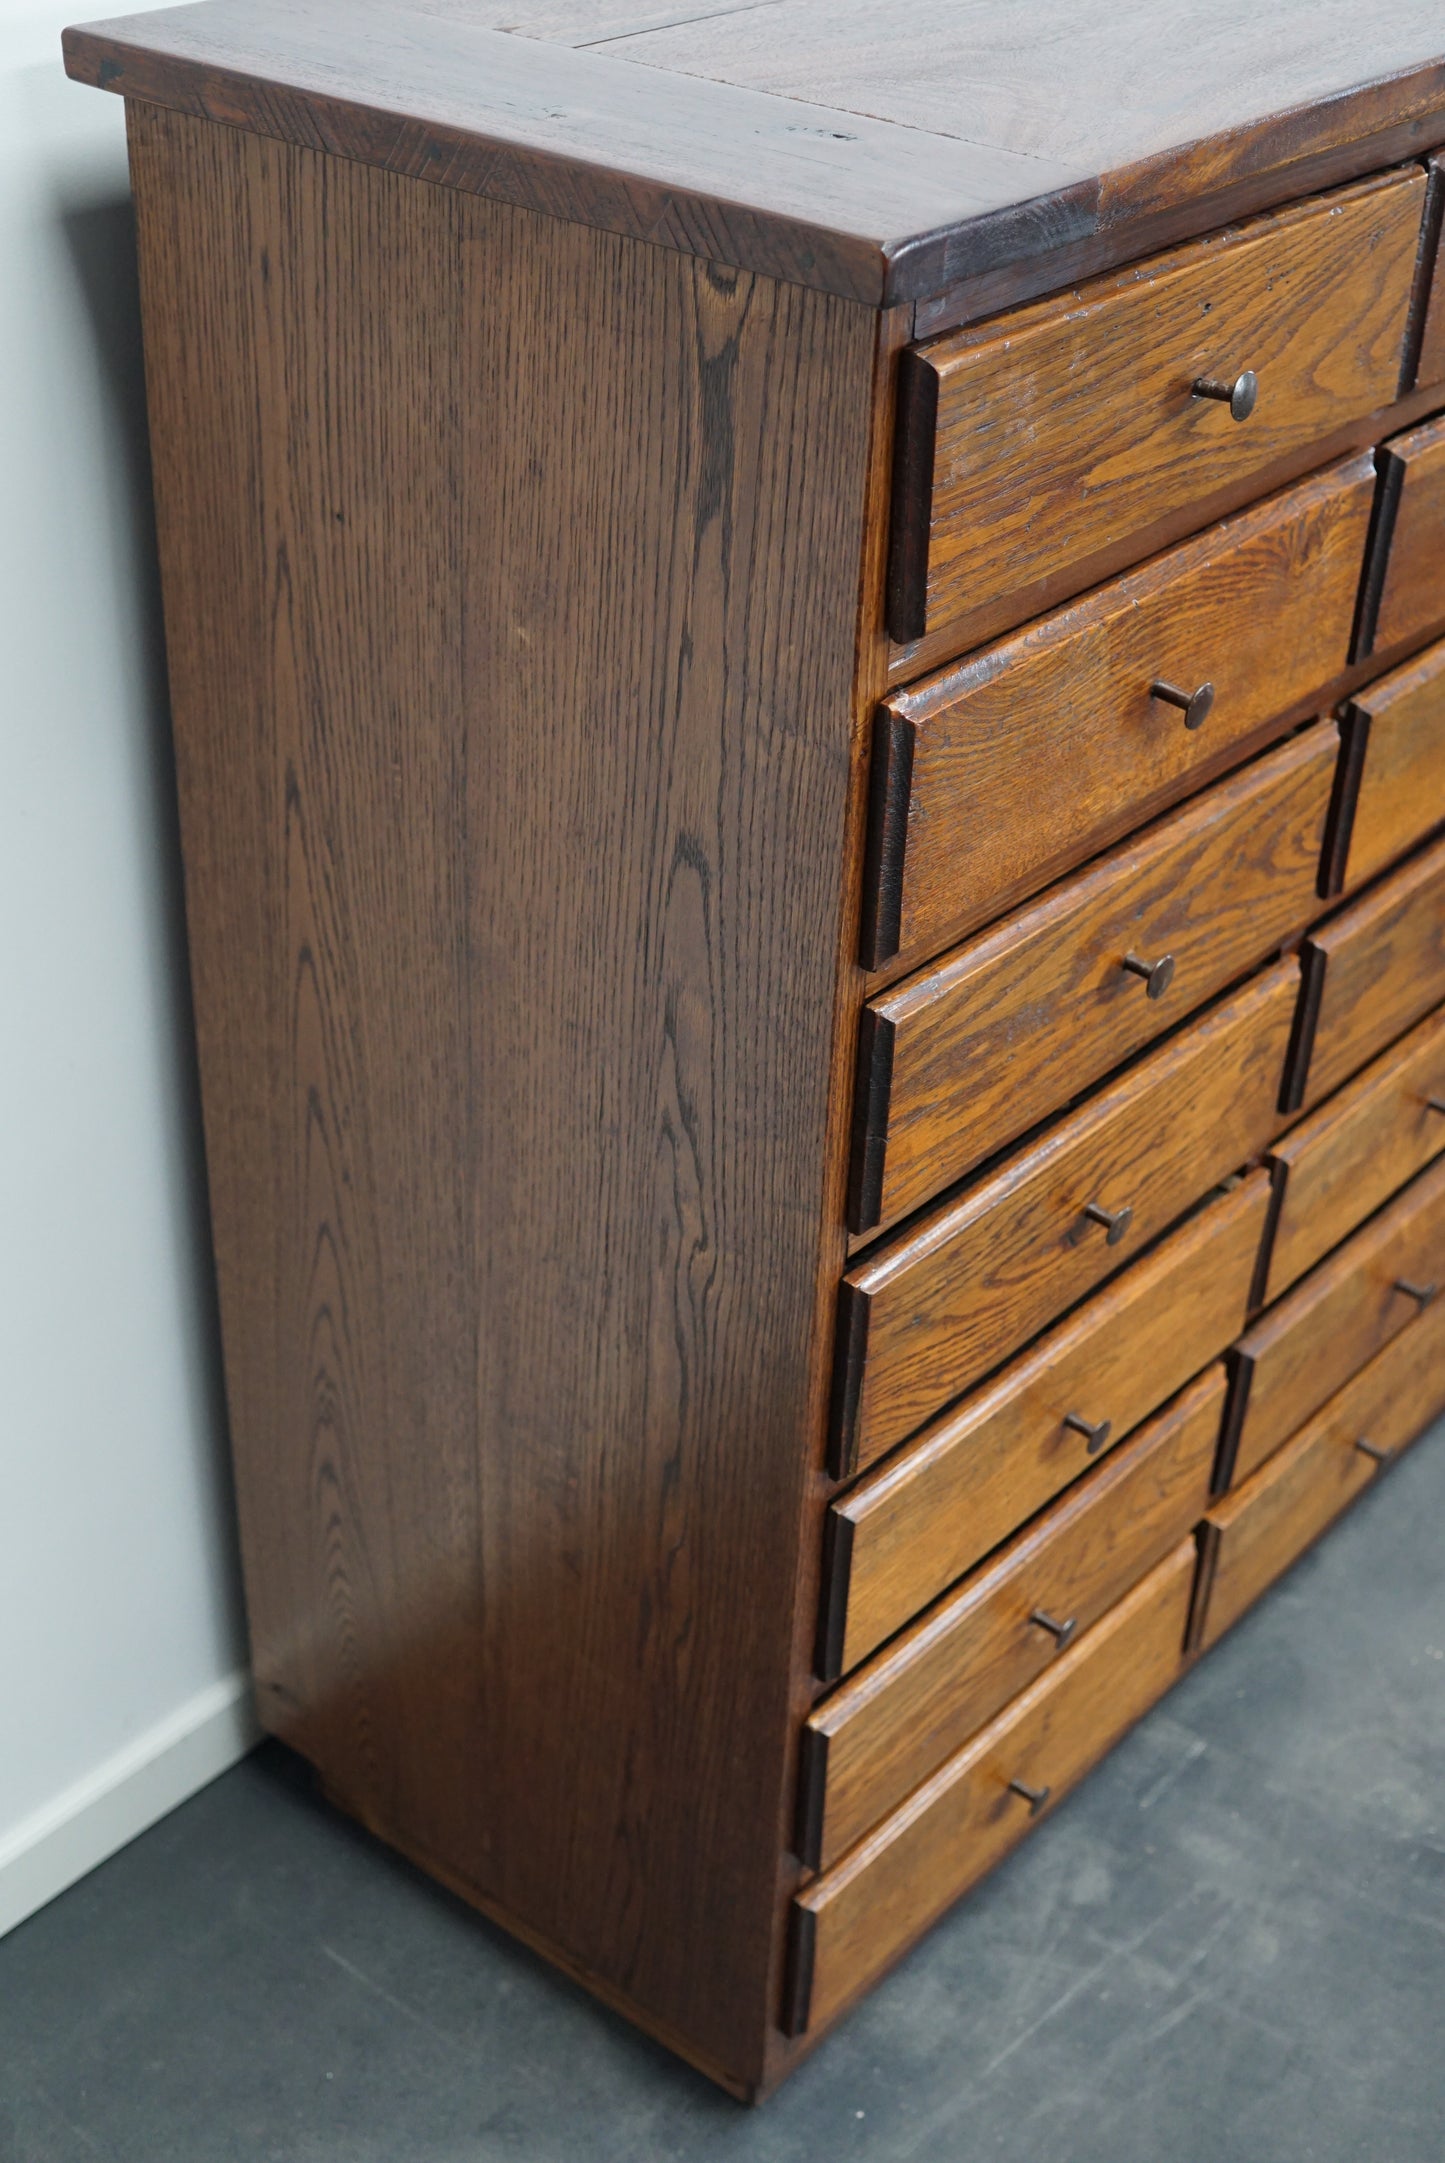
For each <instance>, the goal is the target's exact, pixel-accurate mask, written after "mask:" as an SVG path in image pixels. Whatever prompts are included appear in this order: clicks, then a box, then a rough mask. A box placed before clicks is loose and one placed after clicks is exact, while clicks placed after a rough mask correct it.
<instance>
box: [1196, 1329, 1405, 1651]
mask: <svg viewBox="0 0 1445 2163" xmlns="http://www.w3.org/2000/svg"><path fill="white" fill-rule="evenodd" d="M1442 1407H1445V1302H1442V1303H1441V1305H1440V1306H1438V1307H1435V1308H1432V1309H1431V1311H1430V1313H1429V1314H1428V1315H1427V1316H1426V1317H1425V1318H1424V1319H1423V1320H1422V1321H1421V1323H1420V1325H1419V1327H1418V1328H1417V1329H1412V1330H1411V1331H1410V1333H1409V1335H1408V1336H1407V1337H1401V1338H1397V1339H1396V1340H1395V1342H1394V1343H1393V1344H1391V1345H1389V1346H1387V1348H1386V1349H1385V1350H1384V1351H1383V1352H1380V1353H1379V1354H1377V1356H1376V1357H1375V1358H1374V1359H1372V1360H1371V1361H1370V1364H1369V1365H1368V1366H1367V1367H1365V1368H1363V1369H1362V1370H1361V1372H1360V1373H1359V1374H1357V1375H1356V1376H1355V1377H1354V1378H1353V1379H1352V1380H1351V1381H1350V1382H1349V1383H1347V1384H1346V1386H1345V1387H1344V1388H1343V1389H1342V1390H1340V1391H1339V1392H1338V1393H1337V1395H1335V1396H1334V1397H1332V1398H1331V1399H1330V1401H1329V1403H1328V1404H1327V1405H1326V1406H1325V1407H1324V1409H1323V1410H1322V1411H1320V1412H1318V1413H1316V1415H1315V1416H1314V1418H1313V1419H1311V1420H1310V1421H1309V1422H1308V1423H1307V1425H1305V1426H1304V1427H1303V1428H1302V1429H1301V1430H1300V1432H1299V1433H1298V1434H1296V1435H1295V1436H1294V1437H1293V1439H1292V1440H1290V1441H1289V1442H1287V1443H1286V1444H1285V1445H1284V1447H1283V1448H1282V1449H1280V1450H1278V1451H1277V1452H1276V1453H1275V1455H1274V1456H1273V1457H1271V1458H1270V1459H1269V1461H1268V1463H1267V1464H1265V1465H1264V1466H1262V1467H1261V1469H1260V1470H1259V1471H1258V1472H1256V1473H1255V1475H1254V1477H1253V1479H1251V1480H1248V1481H1246V1483H1245V1484H1244V1486H1242V1487H1240V1488H1237V1489H1236V1490H1235V1491H1234V1492H1233V1493H1232V1494H1228V1495H1225V1496H1224V1497H1223V1498H1222V1499H1221V1500H1220V1501H1218V1502H1216V1503H1215V1504H1214V1506H1213V1508H1212V1509H1211V1510H1210V1512H1209V1515H1208V1517H1207V1518H1206V1519H1205V1523H1204V1529H1203V1532H1202V1535H1201V1552H1200V1570H1199V1588H1198V1592H1197V1594H1196V1598H1195V1605H1194V1616H1193V1619H1192V1622H1191V1625H1190V1642H1191V1645H1197V1646H1203V1645H1212V1644H1213V1643H1214V1641H1215V1639H1216V1638H1218V1637H1220V1636H1222V1635H1223V1633H1224V1632H1225V1631H1226V1630H1227V1629H1228V1628H1229V1625H1230V1624H1231V1623H1232V1622H1235V1621H1237V1620H1238V1618H1239V1616H1240V1615H1242V1614H1243V1612H1244V1610H1245V1609H1246V1608H1247V1607H1248V1606H1250V1605H1251V1603H1252V1602H1253V1601H1255V1600H1257V1599H1258V1597H1259V1595H1260V1594H1261V1593H1262V1592H1263V1591H1264V1590H1265V1588H1266V1586H1268V1585H1270V1584H1272V1583H1273V1581H1274V1579H1275V1578H1276V1577H1278V1576H1279V1575H1280V1573H1281V1571H1283V1570H1286V1569H1288V1567H1289V1565H1290V1564H1291V1563H1292V1562H1293V1561H1295V1560H1296V1558H1297V1557H1298V1556H1299V1555H1301V1554H1303V1552H1304V1550H1305V1549H1306V1548H1307V1547H1308V1546H1309V1545H1310V1544H1311V1542H1312V1541H1313V1540H1315V1539H1316V1538H1318V1536H1319V1534H1320V1533H1321V1532H1323V1531H1324V1530H1325V1528H1326V1526H1327V1525H1329V1524H1331V1523H1332V1522H1333V1520H1334V1519H1335V1518H1336V1517H1338V1516H1339V1514H1340V1512H1341V1510H1343V1509H1345V1508H1346V1507H1347V1505H1348V1504H1349V1503H1351V1502H1353V1501H1354V1499H1355V1497H1356V1495H1358V1494H1359V1493H1360V1491H1361V1489H1362V1488H1365V1487H1368V1486H1369V1485H1370V1483H1371V1481H1372V1480H1374V1479H1376V1478H1378V1476H1379V1474H1380V1472H1381V1470H1382V1469H1383V1467H1384V1465H1385V1464H1387V1463H1388V1462H1389V1461H1390V1460H1391V1459H1392V1458H1394V1457H1397V1456H1398V1455H1399V1454H1400V1452H1401V1450H1403V1449H1406V1448H1408V1447H1409V1445H1410V1443H1411V1442H1413V1441H1414V1440H1415V1439H1416V1437H1417V1436H1418V1435H1419V1434H1420V1433H1421V1431H1422V1429H1424V1428H1425V1427H1427V1426H1428V1425H1429V1424H1430V1422H1431V1420H1433V1419H1434V1417H1435V1415H1436V1414H1437V1413H1438V1412H1439V1411H1440V1410H1441V1408H1442Z"/></svg>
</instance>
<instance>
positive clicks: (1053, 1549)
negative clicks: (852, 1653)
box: [803, 1366, 1225, 1869]
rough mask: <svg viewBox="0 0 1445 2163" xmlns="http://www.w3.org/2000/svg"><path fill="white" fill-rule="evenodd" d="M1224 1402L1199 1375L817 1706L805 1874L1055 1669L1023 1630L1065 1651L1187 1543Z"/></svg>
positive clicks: (1042, 1644) (1217, 1385)
mask: <svg viewBox="0 0 1445 2163" xmlns="http://www.w3.org/2000/svg"><path fill="white" fill-rule="evenodd" d="M1224 1396H1225V1376H1224V1369H1223V1367H1222V1366H1215V1367H1211V1368H1210V1369H1209V1370H1208V1372H1207V1373H1205V1374H1203V1375H1201V1376H1200V1377H1199V1379H1198V1381H1196V1382H1195V1383H1194V1384H1193V1385H1192V1386H1191V1387H1190V1388H1188V1389H1186V1390H1185V1391H1184V1393H1183V1394H1182V1396H1180V1397H1178V1398H1176V1399H1175V1401H1174V1403H1173V1404H1172V1405H1170V1406H1169V1407H1168V1408H1167V1409H1166V1410H1165V1411H1163V1412H1161V1413H1159V1414H1158V1416H1157V1417H1156V1418H1154V1419H1151V1420H1149V1421H1148V1422H1147V1424H1146V1425H1145V1426H1144V1427H1143V1428H1141V1430H1140V1431H1139V1433H1138V1434H1137V1435H1135V1436H1134V1437H1133V1439H1132V1440H1131V1441H1129V1442H1126V1443H1124V1444H1123V1445H1122V1446H1121V1447H1120V1448H1118V1449H1116V1450H1113V1451H1111V1452H1110V1454H1109V1456H1108V1457H1107V1458H1105V1460H1104V1462H1103V1464H1102V1465H1100V1466H1099V1468H1098V1469H1097V1470H1096V1471H1094V1472H1091V1473H1089V1474H1088V1476H1087V1477H1086V1478H1083V1479H1081V1480H1079V1481H1077V1482H1076V1484H1075V1485H1074V1486H1072V1487H1070V1488H1069V1490H1068V1492H1067V1493H1066V1494H1065V1495H1064V1496H1063V1497H1062V1498H1061V1499H1060V1500H1059V1501H1058V1502H1056V1503H1055V1504H1054V1506H1053V1508H1052V1509H1049V1510H1047V1511H1045V1513H1044V1514H1043V1516H1042V1517H1040V1518H1038V1519H1037V1520H1036V1521H1035V1522H1034V1523H1033V1524H1031V1525H1029V1526H1028V1527H1027V1529H1026V1530H1025V1531H1023V1532H1021V1533H1019V1535H1018V1536H1017V1538H1016V1539H1013V1540H1011V1541H1010V1542H1009V1544H1008V1546H1007V1547H1005V1548H1004V1549H1003V1551H1002V1553H1000V1554H998V1555H996V1556H995V1557H994V1558H993V1559H992V1560H991V1561H990V1562H988V1563H986V1564H985V1565H984V1567H983V1568H982V1569H979V1570H976V1571H975V1572H974V1574H973V1575H972V1576H971V1577H969V1578H967V1579H966V1580H965V1581H964V1583H963V1584H961V1585H959V1586H958V1587H957V1589H956V1590H955V1591H953V1592H951V1593H949V1594H948V1596H947V1597H946V1598H944V1599H942V1600H940V1601H939V1602H938V1603H937V1605H936V1606H934V1607H933V1608H931V1609H930V1610H929V1612H928V1613H927V1614H925V1615H924V1616H922V1618H921V1619H920V1620H919V1621H918V1622H917V1623H915V1624H914V1626H913V1627H912V1628H911V1629H909V1630H906V1631H905V1632H904V1634H903V1636H902V1637H900V1638H899V1639H898V1640H897V1642H896V1643H895V1644H893V1645H890V1646H889V1647H888V1648H887V1650H886V1651H885V1652H882V1653H880V1654H879V1656H878V1658H877V1659H876V1660H873V1661H870V1663H869V1664H868V1666H867V1667H865V1668H863V1669H861V1670H860V1671H859V1673H858V1674H856V1675H854V1676H852V1677H850V1679H849V1680H848V1681H847V1682H846V1683H844V1684H843V1686H842V1687H841V1689H838V1690H835V1691H834V1692H833V1694H832V1695H831V1696H830V1697H829V1698H827V1699H826V1700H825V1701H824V1703H823V1704H822V1705H821V1706H819V1708H818V1710H817V1711H816V1712H815V1713H814V1714H813V1716H812V1718H811V1720H810V1721H809V1723H808V1725H809V1730H810V1736H811V1740H812V1743H813V1747H812V1749H811V1750H810V1751H809V1752H808V1753H807V1755H806V1758H805V1762H806V1763H807V1764H808V1765H809V1766H810V1767H813V1768H815V1769H816V1774H817V1776H818V1777H819V1778H820V1779H821V1781H822V1784H823V1793H822V1796H821V1798H820V1803H819V1807H818V1809H817V1810H816V1811H809V1812H806V1813H803V1815H804V1816H805V1817H807V1818H808V1819H809V1820H810V1821H811V1822H812V1823H814V1824H816V1825H818V1827H819V1841H818V1847H817V1850H816V1852H814V1853H812V1854H809V1855H806V1856H805V1857H804V1860H805V1861H806V1862H809V1863H812V1864H814V1865H815V1866H817V1867H820V1868H824V1869H826V1868H827V1867H828V1866H829V1865H830V1864H832V1863H834V1862H836V1861H837V1860H838V1858H839V1856H841V1855H842V1854H844V1853H845V1852H846V1850H847V1849H848V1848H850V1847H852V1846H853V1844H854V1842H855V1841H857V1840H860V1839H861V1838H862V1837H863V1835H864V1834H865V1833H866V1832H868V1831H869V1830H870V1828H871V1827H872V1826H874V1825H876V1824H878V1823H879V1822H880V1821H881V1819H882V1818H884V1817H885V1816H886V1814H887V1813H888V1811H890V1810H892V1809H894V1808H895V1807H896V1806H897V1805H898V1804H899V1803H900V1802H902V1801H903V1799H904V1797H905V1796H907V1795H908V1794H910V1793H911V1792H912V1790H913V1789H914V1788H915V1787H917V1786H918V1785H919V1783H920V1781H923V1780H926V1779H927V1778H928V1776H929V1774H930V1773H932V1772H933V1771H935V1770H936V1768H937V1767H938V1766H939V1765H940V1764H942V1762H943V1760H944V1759H945V1758H946V1757H949V1756H951V1755H952V1753H953V1752H954V1751H955V1750H957V1749H959V1748H960V1747H961V1746H962V1745H963V1744H964V1743H965V1742H966V1741H967V1740H968V1738H969V1736H970V1735H972V1734H974V1733H975V1732H976V1731H977V1729H979V1728H980V1727H982V1726H983V1724H984V1722H985V1721H987V1720H991V1719H992V1718H993V1716H994V1714H995V1713H997V1712H998V1711H999V1710H1000V1709H1001V1708H1002V1707H1003V1706H1004V1705H1006V1704H1007V1703H1008V1701H1009V1699H1010V1698H1013V1697H1017V1696H1018V1694H1019V1693H1020V1691H1022V1690H1025V1689H1027V1687H1028V1686H1029V1684H1030V1683H1032V1682H1033V1681H1035V1680H1036V1678H1037V1677H1038V1676H1039V1675H1041V1674H1042V1673H1043V1672H1044V1670H1045V1669H1046V1668H1048V1667H1050V1666H1051V1665H1053V1663H1054V1662H1055V1661H1056V1660H1058V1659H1059V1658H1061V1657H1063V1653H1064V1652H1065V1651H1067V1645H1065V1646H1064V1647H1063V1649H1062V1650H1061V1648H1060V1644H1059V1640H1058V1638H1057V1637H1056V1636H1055V1635H1054V1634H1051V1633H1050V1631H1048V1630H1047V1629H1045V1628H1044V1627H1043V1626H1042V1625H1041V1624H1040V1623H1039V1622H1038V1621H1037V1620H1035V1619H1034V1618H1035V1617H1037V1616H1038V1615H1040V1614H1043V1615H1047V1616H1048V1617H1050V1618H1051V1619H1052V1620H1053V1621H1054V1622H1056V1623H1058V1624H1060V1625H1061V1627H1062V1628H1063V1629H1065V1630H1068V1631H1069V1632H1070V1633H1071V1636H1070V1640H1069V1641H1070V1642H1072V1638H1073V1637H1075V1636H1079V1635H1082V1633H1083V1632H1084V1631H1085V1630H1087V1629H1089V1628H1090V1627H1092V1625H1093V1624H1094V1623H1095V1622H1097V1621H1098V1620H1099V1618H1100V1616H1101V1615H1103V1614H1104V1613H1105V1612H1106V1610H1107V1609H1108V1608H1110V1607H1112V1606H1113V1605H1114V1603H1115V1601H1116V1600H1120V1599H1122V1598H1123V1596H1124V1594H1125V1593H1126V1592H1128V1591H1129V1590H1130V1588H1131V1587H1132V1586H1133V1585H1135V1584H1137V1583H1138V1581H1139V1579H1140V1578H1142V1577H1143V1576H1145V1575H1146V1574H1147V1572H1148V1571H1149V1570H1151V1569H1152V1568H1153V1567H1154V1565H1155V1564H1156V1563H1157V1562H1160V1561H1162V1560H1163V1558H1164V1556H1165V1555H1167V1554H1168V1553H1169V1552H1170V1551H1171V1549H1173V1548H1175V1547H1177V1546H1178V1545H1179V1542H1180V1541H1181V1540H1183V1539H1184V1538H1185V1537H1186V1535H1187V1534H1188V1533H1190V1532H1191V1531H1192V1530H1193V1528H1194V1526H1195V1524H1196V1523H1197V1522H1198V1520H1199V1519H1200V1518H1201V1517H1202V1516H1203V1514H1204V1511H1205V1509H1206V1507H1207V1506H1208V1502H1209V1494H1210V1479H1211V1475H1212V1473H1213V1470H1214V1457H1215V1451H1216V1449H1217V1447H1218V1443H1219V1424H1220V1417H1221V1414H1222V1413H1223V1410H1224Z"/></svg>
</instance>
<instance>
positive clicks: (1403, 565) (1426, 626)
mask: <svg viewBox="0 0 1445 2163" xmlns="http://www.w3.org/2000/svg"><path fill="white" fill-rule="evenodd" d="M1380 492H1381V504H1380V516H1379V520H1378V523H1377V527H1376V533H1375V539H1374V542H1373V544H1372V547H1371V561H1370V566H1369V569H1368V571H1367V573H1366V579H1365V590H1364V595H1363V599H1362V601H1361V608H1360V650H1361V652H1362V653H1367V654H1368V653H1379V654H1385V653H1388V652H1390V651H1391V649H1392V648H1394V647H1396V646H1402V645H1405V644H1406V643H1407V642H1409V641H1411V640H1416V639H1420V638H1422V637H1423V636H1424V635H1425V634H1426V633H1427V632H1429V631H1432V630H1434V629H1435V627H1436V626H1437V625H1439V624H1442V623H1445V589H1442V585H1441V572H1440V567H1441V564H1442V563H1445V420H1436V421H1427V422H1426V423H1425V425H1424V426H1423V427H1422V428H1412V429H1411V430H1410V432H1409V434H1408V435H1403V436H1396V437H1395V439H1394V441H1393V442H1392V443H1388V444H1387V445H1386V446H1385V449H1384V451H1383V452H1382V453H1381V458H1380Z"/></svg>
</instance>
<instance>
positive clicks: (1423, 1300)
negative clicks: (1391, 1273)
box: [1395, 1277, 1440, 1307]
mask: <svg viewBox="0 0 1445 2163" xmlns="http://www.w3.org/2000/svg"><path fill="white" fill-rule="evenodd" d="M1439 1289H1440V1287H1439V1285H1438V1284H1412V1283H1411V1282H1410V1280H1409V1278H1408V1277H1397V1278H1396V1279H1395V1290H1396V1291H1397V1292H1403V1293H1404V1295H1405V1297H1406V1299H1413V1300H1414V1301H1415V1303H1416V1305H1417V1306H1420V1307H1428V1306H1429V1304H1430V1302H1431V1300H1432V1299H1433V1298H1434V1297H1435V1294H1436V1293H1437V1292H1438V1291H1439Z"/></svg>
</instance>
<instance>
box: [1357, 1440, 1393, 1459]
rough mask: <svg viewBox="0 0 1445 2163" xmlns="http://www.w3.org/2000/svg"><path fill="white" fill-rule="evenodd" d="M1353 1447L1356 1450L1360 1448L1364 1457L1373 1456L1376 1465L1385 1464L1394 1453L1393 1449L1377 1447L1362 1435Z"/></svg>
mask: <svg viewBox="0 0 1445 2163" xmlns="http://www.w3.org/2000/svg"><path fill="white" fill-rule="evenodd" d="M1355 1448H1356V1449H1357V1450H1362V1451H1363V1452H1364V1454H1365V1456H1366V1457H1373V1458H1374V1460H1375V1463H1376V1464H1377V1465H1387V1464H1388V1463H1389V1462H1390V1460H1391V1458H1392V1457H1393V1456H1394V1454H1395V1452H1394V1451H1393V1450H1382V1449H1379V1448H1377V1447H1376V1445H1375V1444H1374V1443H1373V1442H1367V1441H1366V1440H1365V1438H1364V1436H1363V1435H1361V1437H1360V1439H1359V1441H1358V1442H1357V1443H1356V1444H1355Z"/></svg>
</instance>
